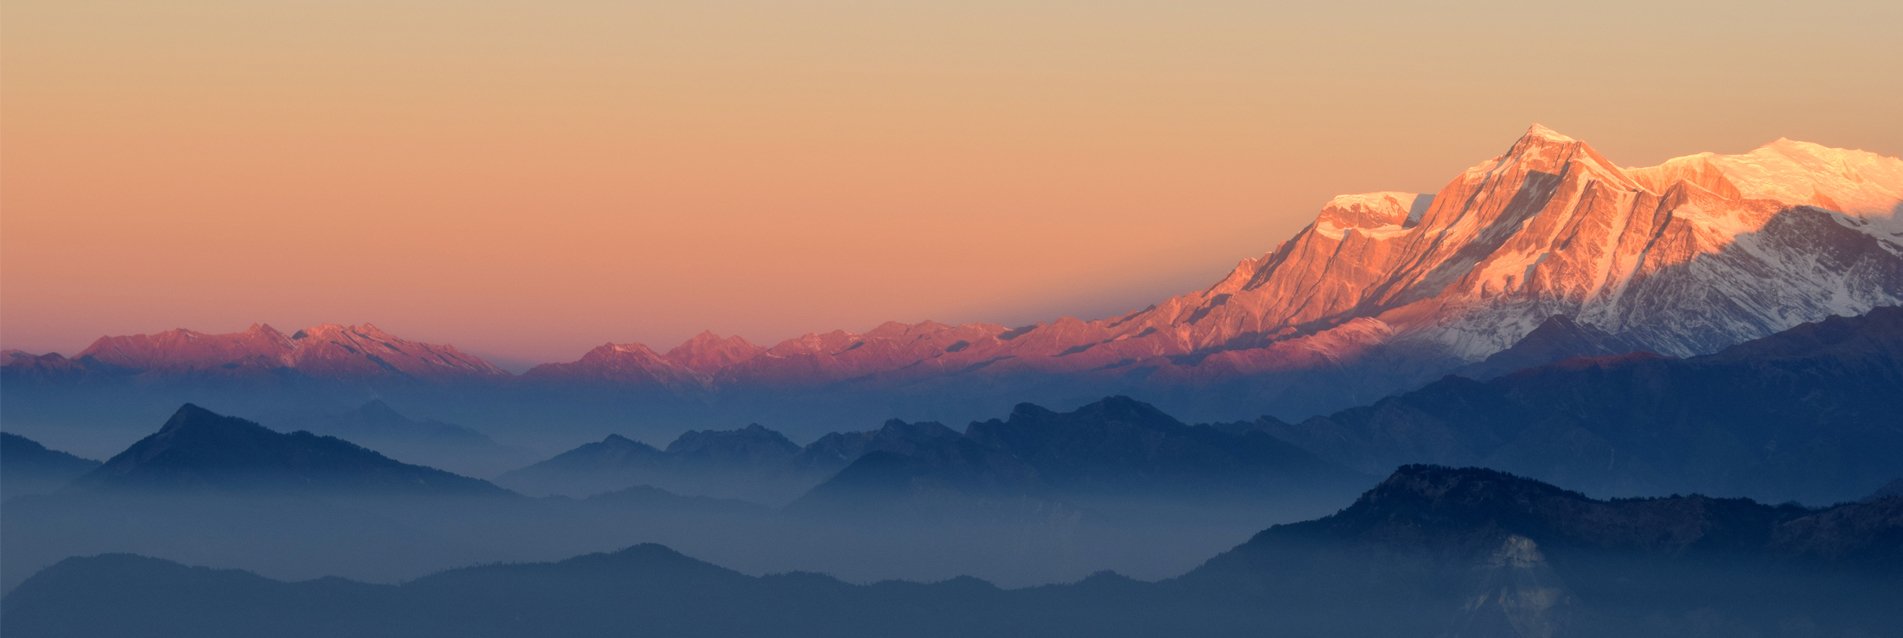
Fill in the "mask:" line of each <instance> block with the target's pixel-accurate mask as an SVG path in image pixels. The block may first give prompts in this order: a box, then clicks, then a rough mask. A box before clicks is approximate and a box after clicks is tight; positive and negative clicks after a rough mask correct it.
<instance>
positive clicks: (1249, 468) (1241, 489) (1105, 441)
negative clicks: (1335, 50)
mask: <svg viewBox="0 0 1903 638" xmlns="http://www.w3.org/2000/svg"><path fill="white" fill-rule="evenodd" d="M1357 478H1358V477H1356V476H1355V474H1354V473H1353V472H1349V471H1346V470H1343V469H1341V468H1340V467H1338V466H1335V465H1332V464H1330V463H1328V462H1325V461H1322V460H1320V459H1317V458H1315V457H1314V456H1313V455H1311V454H1308V453H1307V452H1304V451H1302V450H1301V449H1299V448H1296V447H1294V446H1292V445H1289V444H1287V443H1284V442H1282V441H1279V440H1276V439H1275V438H1273V437H1270V436H1267V435H1265V434H1262V433H1260V432H1248V431H1241V432H1238V431H1227V430H1224V429H1219V428H1215V427H1209V426H1190V425H1185V424H1183V423H1182V422H1181V421H1177V420H1176V419H1174V418H1172V417H1170V416H1169V415H1167V414H1164V413H1163V412H1161V411H1159V410H1157V409H1156V408H1155V407H1153V406H1150V405H1148V404H1145V403H1142V402H1140V401H1136V400H1134V399H1130V398H1128V397H1111V398H1107V399H1103V400H1100V401H1097V402H1094V403H1091V404H1088V405H1085V406H1082V407H1080V408H1078V409H1076V410H1073V411H1071V412H1062V413H1060V412H1054V411H1051V410H1048V409H1045V408H1042V407H1039V406H1036V405H1031V404H1021V405H1019V406H1018V407H1017V408H1016V409H1015V410H1013V411H1012V413H1011V415H1010V416H1009V417H1008V418H1007V419H1004V420H998V419H993V420H990V421H982V422H977V423H973V424H971V426H970V427H969V428H967V429H966V431H965V435H964V436H963V437H959V438H950V437H944V436H936V437H931V438H928V439H923V440H917V441H914V442H912V444H911V445H909V446H907V447H906V448H903V449H901V448H892V449H884V450H876V451H874V452H871V453H868V454H865V455H864V456H861V457H859V459H858V460H856V461H854V462H853V463H852V464H850V465H848V466H846V467H845V468H844V469H842V470H840V471H839V473H838V474H836V475H834V476H833V477H832V478H831V479H828V480H827V481H826V482H825V483H823V484H821V485H819V486H817V487H815V488H814V489H813V490H812V491H811V492H809V493H808V494H807V495H806V496H804V497H802V498H801V500H800V501H798V502H796V503H795V504H794V505H793V508H794V509H795V510H798V511H804V512H834V513H838V512H851V511H858V512H875V511H883V510H886V509H890V508H898V509H901V510H904V511H910V512H914V513H929V512H932V511H933V510H943V512H942V513H944V514H952V513H956V512H960V511H964V510H969V509H971V508H974V507H976V508H979V509H983V508H987V507H995V506H1004V507H1008V508H1016V509H1024V508H1027V507H1028V508H1030V509H1031V510H1032V511H1039V512H1049V511H1052V509H1051V507H1049V505H1050V504H1057V503H1066V502H1068V503H1074V504H1076V505H1081V506H1087V507H1098V508H1101V507H1108V506H1111V504H1112V503H1115V504H1117V505H1128V504H1132V503H1136V502H1144V501H1151V500H1155V501H1163V502H1176V503H1178V504H1183V505H1188V504H1194V503H1207V502H1223V501H1229V502H1234V501H1238V500H1241V501H1249V500H1258V499H1260V500H1274V499H1276V498H1286V497H1289V496H1291V495H1295V494H1304V495H1326V494H1329V493H1330V492H1331V491H1334V490H1339V489H1341V488H1342V487H1344V486H1346V485H1349V484H1352V483H1354V482H1355V481H1356V480H1357ZM1058 509H1060V510H1061V509H1062V508H1058Z"/></svg>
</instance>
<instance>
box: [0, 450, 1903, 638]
mask: <svg viewBox="0 0 1903 638" xmlns="http://www.w3.org/2000/svg"><path fill="white" fill-rule="evenodd" d="M1899 502H1903V499H1890V502H1889V503H1888V504H1876V505H1872V504H1861V505H1858V504H1853V505H1843V506H1838V507H1833V508H1828V509H1822V510H1813V509H1805V508H1799V507H1791V506H1783V507H1779V506H1766V505H1760V504H1756V503H1752V502H1748V501H1741V500H1740V501H1724V500H1717V499H1708V498H1703V497H1672V498H1661V499H1637V500H1622V501H1599V500H1593V499H1589V498H1586V497H1584V496H1582V495H1580V494H1578V493H1575V492H1570V491H1567V490H1563V489H1560V488H1557V487H1553V486H1551V485H1546V484H1543V483H1539V482H1536V481H1531V480H1527V479H1522V478H1519V477H1515V476H1512V475H1508V474H1504V473H1500V472H1494V471H1490V470H1473V469H1453V468H1445V467H1431V466H1410V467H1405V468H1402V469H1400V470H1398V471H1397V472H1395V473H1394V474H1393V475H1392V476H1390V477H1389V478H1388V479H1387V480H1386V481H1383V482H1382V483H1381V484H1380V485H1378V486H1377V487H1375V488H1374V489H1372V490H1369V491H1368V492H1367V493H1366V494H1364V495H1363V496H1362V497H1361V498H1360V499H1357V500H1356V502H1355V503H1354V504H1353V505H1351V506H1350V507H1348V508H1347V509H1344V510H1342V511H1340V512H1339V513H1337V514H1335V515H1332V516H1328V517H1324V518H1322V519H1318V520H1315V521H1310V522H1305V523H1297V524H1291V525H1283V526H1277V527H1274V528H1271V529H1269V530H1266V531H1264V532H1262V533H1260V534H1258V535H1257V536H1256V537H1255V538H1253V539H1251V540H1249V541H1248V542H1247V543H1245V544H1243V545H1242V546H1240V547H1237V548H1236V549H1234V550H1232V551H1230V552H1226V553H1224V554H1222V555H1220V556H1217V557H1216V558H1213V559H1211V560H1210V561H1209V562H1208V563H1207V564H1205V565H1204V566H1202V567H1200V568H1198V569H1196V570H1194V571H1192V572H1191V573H1189V574H1187V575H1185V576H1183V577H1181V578H1177V579H1171V580H1166V581H1161V582H1141V581H1134V580H1130V579H1127V578H1123V577H1120V576H1117V575H1115V574H1098V575H1094V576H1091V577H1089V578H1086V579H1083V580H1081V581H1079V582H1076V583H1073V584H1068V585H1052V586H1042V587H1033V588H1028V589H1014V590H1011V589H1000V588H997V587H994V586H991V585H989V584H988V583H985V582H983V581H979V580H976V579H970V578H958V579H952V580H947V581H943V582H938V583H932V584H918V583H905V582H881V583H877V584H872V585H852V584H847V583H844V582H841V581H839V580H836V579H833V578H830V577H827V576H821V575H816V574H809V573H791V574H780V575H772V576H764V577H755V576H749V575H746V574H742V573H739V572H735V571H732V570H729V569H725V568H722V567H717V566H714V565H711V564H708V563H705V562H702V561H699V560H695V559H692V558H689V557H687V556H684V555H682V554H680V553H678V552H676V551H674V550H671V549H668V548H666V547H662V546H659V545H652V544H647V545H637V546H634V547H629V548H627V549H624V550H621V551H616V552H609V553H600V554H589V555H585V556H578V557H575V558H571V559H567V560H562V561H557V562H538V563H521V564H499V565H489V566H481V567H470V568H463V569H453V570H449V571H444V572H441V573H437V574H434V575H430V576H426V577H423V578H418V579H414V580H411V581H409V582H406V583H404V584H401V585H396V586H382V585H365V584H359V583H353V582H348V581H341V580H338V579H321V580H313V581H306V582H297V583H286V582H281V581H274V580H268V579H263V578H259V577H256V576H253V575H250V574H247V573H242V572H235V571H228V570H211V569H204V568H193V567H184V566H181V565H178V564H176V563H171V562H167V561H160V560H154V559H147V558H140V557H135V556H126V555H103V556H94V557H84V558H72V559H68V560H66V561H63V562H61V563H59V564H57V565H54V566H52V567H50V568H48V569H46V570H44V571H42V572H41V573H39V574H36V575H35V576H33V577H32V578H30V579H28V580H27V582H25V583H24V584H22V585H21V586H20V587H18V588H17V589H16V590H14V591H13V592H12V593H11V594H9V595H8V596H7V597H6V599H5V600H4V601H0V612H3V613H0V630H4V632H5V633H6V635H8V636H19V637H27V638H31V637H36V636H47V635H123V634H137V633H142V632H149V631H151V630H153V629H154V628H161V631H164V632H168V633H171V634H174V635H191V636H225V635H272V636H318V635H350V636H519V635H562V636H619V635H627V634H629V633H630V632H631V631H632V632H636V633H639V634H642V635H663V636H754V635H760V636H765V635H772V636H837V637H851V636H894V635H905V636H976V635H984V636H1050V635H1089V636H1156V635H1185V636H1259V635H1312V636H1365V635H1444V636H1632V635H1691V636H1699V635H1709V636H1725V635H1760V634H1764V633H1765V632H1766V631H1767V630H1769V633H1770V634H1798V635H1882V634H1884V633H1887V631H1888V629H1889V628H1892V627H1895V626H1897V623H1898V622H1900V621H1903V610H1899V609H1898V608H1897V607H1896V606H1895V605H1894V600H1895V596H1896V594H1897V593H1898V592H1899V591H1900V589H1899V588H1903V577H1900V576H1898V573H1899V572H1898V571H1897V570H1896V567H1897V563H1896V562H1895V559H1896V557H1897V548H1898V547H1899V546H1903V545H1899V543H1898V542H1897V539H1898V536H1897V534H1898V533H1899V531H1903V517H1899V516H1898V511H1897V507H1898V505H1897V504H1898V503H1899ZM106 609H110V610H112V613H99V611H100V610H106Z"/></svg>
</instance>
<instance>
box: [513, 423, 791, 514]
mask: <svg viewBox="0 0 1903 638" xmlns="http://www.w3.org/2000/svg"><path fill="white" fill-rule="evenodd" d="M799 451H800V447H799V446H798V445H796V444H794V443H793V442H792V441H790V440H787V438H786V437H785V436H784V435H781V434H780V433H778V432H774V431H773V430H769V429H767V428H766V427H764V426H761V425H759V424H753V425H749V426H747V427H745V428H741V429H737V430H695V431H689V432H685V433H682V434H681V435H680V436H679V437H678V438H676V439H675V440H674V442H673V443H671V444H669V445H668V446H667V449H666V450H659V449H655V448H654V447H653V446H651V445H648V444H646V443H641V442H639V441H635V440H633V439H629V438H627V437H624V436H621V435H618V434H610V435H608V436H607V437H606V438H604V439H602V440H601V441H597V442H594V443H588V444H585V445H582V446H580V447H577V448H575V449H573V450H569V451H567V452H563V453H561V454H558V455H556V456H554V457H552V458H550V459H548V460H545V461H542V462H539V463H535V464H533V465H530V466H527V467H524V468H521V469H517V470H512V471H509V472H507V473H504V474H503V475H502V476H501V477H499V478H498V479H497V480H498V481H499V482H501V483H502V484H504V485H508V486H510V487H512V488H515V489H520V490H523V491H525V492H528V493H531V494H559V495H567V496H587V495H590V494H599V493H603V492H608V491H613V490H619V489H624V488H629V487H634V486H639V485H651V486H655V487H660V488H663V489H667V490H669V491H677V492H684V493H691V494H694V495H700V496H717V497H722V498H740V499H743V500H753V501H760V502H767V503H778V502H784V501H785V500H786V499H788V498H791V497H792V495H794V494H797V493H798V492H799V491H801V490H804V489H805V487H807V486H809V485H811V484H812V483H813V482H817V481H818V480H819V477H818V476H812V475H811V472H806V473H805V474H806V475H801V474H802V473H801V472H798V471H796V470H797V469H798V468H795V467H794V465H793V463H792V461H793V457H794V455H795V454H798V453H799Z"/></svg>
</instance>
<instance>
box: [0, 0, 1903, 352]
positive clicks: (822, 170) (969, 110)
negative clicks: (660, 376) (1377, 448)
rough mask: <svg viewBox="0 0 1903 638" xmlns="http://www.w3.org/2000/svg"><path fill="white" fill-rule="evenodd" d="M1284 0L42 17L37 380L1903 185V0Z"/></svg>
mask: <svg viewBox="0 0 1903 638" xmlns="http://www.w3.org/2000/svg"><path fill="white" fill-rule="evenodd" d="M1274 4H1279V3H1264V2H1202V3H1186V2H1123V3H1106V2H1097V1H1091V2H1086V1H1077V2H1036V1H1032V2H1023V1H1014V2H994V1H991V0H978V1H972V2H956V3H954V2H885V3H872V2H800V3H786V2H725V1H712V2H611V1H607V0H591V1H566V2H563V1H547V2H495V1H483V0H457V1H443V2H409V1H403V0H394V1H390V0H384V1H378V2H354V1H323V2H319V1H306V0H285V1H275V2H257V1H255V0H226V1H217V2H205V1H190V0H180V1H177V2H98V1H94V0H7V1H6V2H5V3H4V4H0V342H4V343H3V344H0V345H4V346H6V347H13V348H23V349H27V350H32V351H47V350H57V351H63V352H68V353H71V352H73V351H76V350H78V349H79V348H82V347H84V346H85V344H86V343H88V342H90V341H91V339H92V338H93V337H96V336H98V335H100V334H107V333H130V332H149V331H156V330H161V329H165V328H171V327H181V326H182V327H191V328H195V329H200V330H207V331H228V330H236V329H240V328H242V327H243V326H245V325H247V324H249V323H251V322H254V321H265V322H269V323H272V324H275V325H278V326H279V327H281V328H285V329H287V330H288V329H291V328H295V327H298V326H302V325H307V324H312V323H319V322H339V323H356V322H365V321H369V322H375V323H377V324H378V325H380V326H382V327H384V328H385V329H388V330H390V331H392V332H395V333H397V334H401V335H405V336H409V337H411V338H418V339H425V340H431V341H443V342H450V343H455V344H458V345H460V346H463V347H464V348H465V349H468V350H471V351H473V352H477V353H481V354H485V355H489V356H492V357H496V358H498V359H500V360H502V361H504V362H520V361H541V360H566V359H572V358H574V357H575V356H577V355H579V354H580V353H581V352H582V351H583V350H585V349H587V348H588V347H590V346H592V345H596V344H599V343H602V342H606V341H611V340H612V341H631V340H639V341H646V342H650V343H654V344H657V345H663V346H664V345H670V344H672V343H674V342H677V341H679V340H680V339H683V338H685V337H687V336H688V335H690V334H692V333H694V332H697V331H699V330H701V329H703V328H711V329H714V330H716V331H719V332H723V333H738V334H741V335H744V336H746V337H748V338H750V339H754V340H756V341H762V342H771V341H775V340H778V339H781V338H785V337H790V336H793V335H795V334H798V333H801V332H806V331H813V330H826V329H831V328H847V329H864V328H868V327H871V326H872V325H875V324H877V323H879V322H880V321H883V320H887V319H898V320H905V321H915V320H921V319H927V318H930V319H937V320H941V321H995V322H999V323H1005V324H1013V325H1015V324H1019V323H1027V322H1030V321H1034V320H1038V319H1046V318H1050V317H1053V316H1056V315H1059V314H1075V315H1082V316H1101V315H1106V314H1111V313H1114V312H1118V311H1122V310H1127V309H1132V308H1136V307H1140V306H1142V305H1143V304H1145V303H1148V302H1149V301H1152V300H1154V299H1156V298H1160V297H1162V296H1164V295H1167V294H1171V293H1176V292H1182V291H1186V290H1189V289H1194V288H1198V287H1201V286H1203V285H1206V284H1208V283H1210V282H1212V281H1214V280H1215V279H1216V278H1218V277H1219V276H1220V275H1221V274H1222V273H1224V272H1226V271H1227V270H1228V268H1230V267H1231V266H1232V265H1233V264H1234V263H1235V262H1236V261H1237V260H1239V259H1241V258H1244V257H1250V256H1255V255H1259V254H1261V253H1263V252H1266V251H1268V250H1269V249H1270V248H1272V247H1273V246H1274V245H1275V243H1276V242H1278V241H1280V240H1281V239H1283V238H1285V237H1287V236H1288V235H1289V234H1291V233H1292V232H1294V231H1295V230H1296V229H1298V228H1300V227H1301V226H1302V225H1304V224H1306V223H1307V222H1308V221H1309V220H1310V218H1311V217H1312V216H1313V214H1314V212H1315V210H1316V208H1317V207H1318V206H1319V205H1320V204H1321V203H1322V202H1323V201H1325V200H1326V199H1327V198H1328V197H1329V196H1330V195H1333V194H1335V193H1343V192H1359V191H1371V190H1417V191H1433V190H1436V189H1438V188H1439V187H1440V186H1441V185H1442V184H1444V183H1445V182H1446V181H1447V180H1448V179H1450V178H1452V177H1453V176H1454V174H1455V173H1456V172H1458V171H1459V170H1460V169H1461V168H1464V167H1466V166H1468V165H1471V164H1473V163H1475V162H1478V161H1480V160H1483V159H1486V158H1488V157H1491V156H1493V155H1496V154H1498V153H1499V152H1500V151H1502V150H1504V149H1505V148H1506V146H1507V145H1508V144H1510V143H1511V142H1512V140H1513V138H1514V137H1515V136H1517V135H1518V134H1519V133H1520V132H1521V131H1522V130H1523V129H1524V128H1525V127H1526V126H1527V124H1528V123H1530V122H1535V121H1538V122H1543V123H1545V124H1547V125H1549V126H1552V127H1554V128H1557V129H1559V130H1560V131H1562V132H1565V133H1567V134H1569V135H1572V136H1574V137H1579V138H1582V139H1585V140H1588V141H1589V142H1592V143H1593V144H1594V145H1595V146H1597V147H1598V148H1599V149H1600V150H1601V151H1602V152H1605V153H1606V154H1607V155H1609V156H1610V157H1611V158H1612V159H1613V160H1615V161H1618V162H1620V163H1623V164H1627V165H1640V164H1651V163H1655V162H1657V161H1659V160H1662V159H1664V158H1666V157H1670V156H1674V155H1681V154H1687V153H1691V152H1695V151H1701V150H1716V151H1727V152H1741V151H1745V150H1748V149H1750V148H1752V147H1755V146H1757V145H1759V144H1761V143H1763V142H1766V141H1769V140H1771V139H1773V138H1776V137H1779V136H1788V137H1793V138H1798V139H1806V140H1811V141H1816V142H1820V143H1824V144H1829V145H1833V146H1846V147H1856V148H1864V149H1868V150H1873V151H1878V152H1882V153H1885V154H1889V155H1897V154H1900V153H1903V117H1899V114H1903V36H1900V35H1899V31H1898V25H1903V3H1898V2H1894V1H1890V0H1886V1H1880V2H1807V3H1795V2H1791V3H1785V2H1724V3H1692V2H1666V3H1658V2H1608V1H1600V2H1592V3H1559V4H1554V5H1552V6H1548V5H1547V3H1518V2H1516V3H1464V4H1463V5H1462V6H1461V7H1449V6H1434V5H1429V4H1428V3H1420V4H1419V6H1414V5H1413V4H1412V3H1408V4H1405V5H1404V6H1390V3H1308V4H1314V5H1317V6H1310V7H1303V8H1299V9H1291V8H1284V7H1275V6H1271V5H1274ZM1394 4H1403V3H1394ZM1320 5H1328V6H1320Z"/></svg>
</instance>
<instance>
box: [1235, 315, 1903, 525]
mask: <svg viewBox="0 0 1903 638" xmlns="http://www.w3.org/2000/svg"><path fill="white" fill-rule="evenodd" d="M1898 414H1903V308H1880V309H1877V310H1875V311H1872V312H1871V313H1869V314H1868V315H1864V316H1861V317H1850V318H1843V317H1839V318H1832V319H1828V320H1825V321H1822V322H1818V323H1814V324H1806V325H1803V326H1799V327H1797V328H1793V329H1791V330H1787V331H1785V332H1782V333H1778V334H1776V335H1772V336H1770V337H1765V338H1763V339H1759V340H1756V341H1751V342H1747V343H1744V344H1741V345H1738V346H1736V347H1733V348H1730V349H1727V350H1725V351H1723V352H1719V353H1717V354H1713V355H1708V356H1702V357H1693V358H1689V359H1671V358H1665V357H1659V356H1656V355H1627V356H1620V357H1609V358H1596V359H1574V360H1569V361H1563V362H1560V363H1556V364H1550V365H1546V366H1540V367H1536V368H1531V369H1527V370H1522V371H1520V372H1516V373H1513V374H1509V375H1506V376H1504V377H1500V378H1498V379H1494V380H1491V381H1484V382H1483V381H1473V380H1469V379H1464V378H1458V377H1449V378H1447V379H1443V380H1441V381H1439V382H1436V383H1433V384H1429V385H1428V386H1426V387H1424V388H1421V389H1420V390H1416V391H1413V392H1408V393H1405V394H1401V395H1397V396H1394V397H1391V398H1388V399H1384V400H1382V401H1379V402H1376V403H1374V404H1373V405H1370V406H1366V407H1361V408H1355V409H1351V410H1345V411H1342V412H1337V413H1335V414H1333V415H1329V416H1326V417H1317V418H1313V419H1310V420H1307V421H1304V422H1302V423H1300V424H1298V425H1288V424H1286V423H1280V422H1269V421H1264V422H1263V423H1262V424H1261V429H1262V430H1264V431H1267V432H1270V433H1272V434H1274V435H1275V436H1276V437H1278V438H1281V439H1284V440H1287V441H1289V442H1292V443H1294V444H1296V445H1298V446H1300V447H1302V448H1304V449H1306V450H1308V451H1310V452H1313V453H1315V454H1317V455H1320V456H1322V457H1324V458H1328V459H1331V460H1334V461H1337V462H1341V463H1344V464H1346V465H1349V466H1351V467H1355V468H1358V469H1361V470H1363V471H1373V470H1376V469H1378V468H1383V467H1393V466H1395V465H1400V464H1405V463H1416V462H1422V463H1442V464H1463V465H1483V466H1487V467H1496V468H1500V469H1504V470H1508V471H1513V472H1518V473H1523V474H1527V475H1531V476H1537V477H1540V478H1543V479H1549V480H1554V481H1557V482H1560V483H1564V484H1567V485H1573V486H1576V487H1578V488H1581V489H1584V490H1587V491H1590V492H1593V493H1596V494H1614V495H1618V494H1662V493H1671V492H1694V491H1695V492H1702V493H1711V494H1722V495H1733V496H1751V497H1754V498H1759V499H1763V500H1769V501H1784V500H1792V499H1796V500H1802V501H1805V502H1809V503H1832V502H1837V501H1842V500H1848V499H1853V498H1859V497H1862V496H1864V495H1866V494H1868V493H1869V492H1870V490H1872V489H1874V488H1876V487H1877V486H1879V485H1882V484H1883V483H1884V482H1886V481H1889V480H1892V479H1894V478H1896V475H1897V473H1898V467H1899V466H1898V463H1897V459H1898V458H1903V420H1900V419H1898V418H1896V415H1898Z"/></svg>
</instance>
